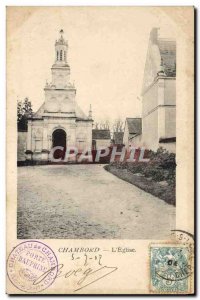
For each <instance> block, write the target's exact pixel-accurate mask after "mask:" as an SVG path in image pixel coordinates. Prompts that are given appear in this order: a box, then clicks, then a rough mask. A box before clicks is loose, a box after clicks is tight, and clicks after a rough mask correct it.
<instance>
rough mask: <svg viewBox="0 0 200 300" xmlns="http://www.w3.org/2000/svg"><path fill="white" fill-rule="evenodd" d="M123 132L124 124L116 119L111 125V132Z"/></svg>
mask: <svg viewBox="0 0 200 300" xmlns="http://www.w3.org/2000/svg"><path fill="white" fill-rule="evenodd" d="M123 131H124V122H123V121H122V120H121V119H120V118H118V119H116V120H115V121H114V123H113V132H123Z"/></svg>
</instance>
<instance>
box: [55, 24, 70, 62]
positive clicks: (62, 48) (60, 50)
mask: <svg viewBox="0 0 200 300" xmlns="http://www.w3.org/2000/svg"><path fill="white" fill-rule="evenodd" d="M63 35H64V30H63V29H61V30H60V38H59V39H58V40H56V42H55V63H56V64H58V65H61V64H66V63H67V51H68V43H67V41H66V40H65V39H64V37H63Z"/></svg>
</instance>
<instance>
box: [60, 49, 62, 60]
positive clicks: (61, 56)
mask: <svg viewBox="0 0 200 300" xmlns="http://www.w3.org/2000/svg"><path fill="white" fill-rule="evenodd" d="M60 60H62V50H60Z"/></svg>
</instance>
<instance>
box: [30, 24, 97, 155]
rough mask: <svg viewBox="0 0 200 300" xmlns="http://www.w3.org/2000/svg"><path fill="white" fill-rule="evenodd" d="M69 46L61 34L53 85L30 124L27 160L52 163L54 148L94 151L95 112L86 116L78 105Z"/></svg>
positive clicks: (57, 48) (46, 87)
mask: <svg viewBox="0 0 200 300" xmlns="http://www.w3.org/2000/svg"><path fill="white" fill-rule="evenodd" d="M67 52H68V43H67V41H66V40H65V39H64V37H63V30H61V31H60V38H59V39H58V40H56V42H55V62H54V64H53V65H52V68H51V73H52V82H51V83H48V82H47V83H46V86H45V88H44V93H45V101H44V103H43V104H42V106H41V107H40V108H39V110H38V111H37V112H36V113H35V114H33V115H32V116H31V117H30V118H29V120H28V133H27V145H26V159H27V160H32V161H48V160H49V153H50V151H51V149H52V148H54V147H57V146H61V147H64V148H65V149H67V148H68V147H76V148H77V149H78V150H79V152H80V153H81V152H83V151H85V150H87V149H91V147H92V123H93V120H92V112H91V107H90V110H89V114H88V115H86V114H85V113H84V112H83V111H82V110H81V108H80V107H79V106H78V104H77V102H76V88H75V86H74V84H71V83H70V66H69V65H68V62H67Z"/></svg>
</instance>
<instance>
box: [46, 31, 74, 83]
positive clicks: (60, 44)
mask: <svg viewBox="0 0 200 300" xmlns="http://www.w3.org/2000/svg"><path fill="white" fill-rule="evenodd" d="M63 35H64V31H63V30H62V29H61V30H60V38H59V39H58V40H56V42H55V63H54V64H53V66H52V68H51V72H52V85H53V86H54V87H55V88H56V89H65V88H66V87H67V85H68V83H69V77H70V67H69V65H68V63H67V51H68V43H67V41H66V40H65V39H64V37H63Z"/></svg>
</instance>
